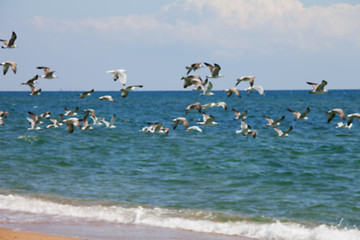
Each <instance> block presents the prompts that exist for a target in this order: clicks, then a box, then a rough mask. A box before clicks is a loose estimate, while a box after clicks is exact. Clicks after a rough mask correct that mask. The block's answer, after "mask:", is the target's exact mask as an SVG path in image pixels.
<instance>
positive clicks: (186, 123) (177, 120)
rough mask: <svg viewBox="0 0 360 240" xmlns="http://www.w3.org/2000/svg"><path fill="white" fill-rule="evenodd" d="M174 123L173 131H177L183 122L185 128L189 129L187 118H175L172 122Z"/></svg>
mask: <svg viewBox="0 0 360 240" xmlns="http://www.w3.org/2000/svg"><path fill="white" fill-rule="evenodd" d="M171 121H172V122H173V123H174V126H173V129H174V130H175V129H176V127H177V126H178V125H179V123H180V122H181V123H182V124H183V125H184V127H185V128H186V129H187V128H188V127H189V124H188V121H187V119H186V118H184V117H178V118H174V119H173V120H171Z"/></svg>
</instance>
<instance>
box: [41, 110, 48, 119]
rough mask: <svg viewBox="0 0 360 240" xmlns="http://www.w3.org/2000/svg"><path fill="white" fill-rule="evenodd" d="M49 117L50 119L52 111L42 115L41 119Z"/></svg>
mask: <svg viewBox="0 0 360 240" xmlns="http://www.w3.org/2000/svg"><path fill="white" fill-rule="evenodd" d="M49 117H50V111H47V112H44V113H42V114H40V118H49Z"/></svg>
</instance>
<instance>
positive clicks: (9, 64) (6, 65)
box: [0, 61, 17, 75]
mask: <svg viewBox="0 0 360 240" xmlns="http://www.w3.org/2000/svg"><path fill="white" fill-rule="evenodd" d="M0 65H2V66H4V69H3V74H4V75H5V74H6V73H7V71H8V70H9V67H11V69H12V71H13V72H14V74H16V70H17V64H16V63H15V62H12V61H6V62H2V63H0Z"/></svg>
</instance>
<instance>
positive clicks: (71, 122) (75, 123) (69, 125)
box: [63, 117, 81, 133]
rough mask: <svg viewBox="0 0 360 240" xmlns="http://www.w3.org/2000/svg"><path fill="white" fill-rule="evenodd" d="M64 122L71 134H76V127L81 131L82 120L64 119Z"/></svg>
mask: <svg viewBox="0 0 360 240" xmlns="http://www.w3.org/2000/svg"><path fill="white" fill-rule="evenodd" d="M63 122H64V123H65V124H66V129H67V131H68V132H69V133H73V132H74V127H78V128H80V129H81V124H80V120H79V119H78V118H75V117H73V118H67V119H64V120H63Z"/></svg>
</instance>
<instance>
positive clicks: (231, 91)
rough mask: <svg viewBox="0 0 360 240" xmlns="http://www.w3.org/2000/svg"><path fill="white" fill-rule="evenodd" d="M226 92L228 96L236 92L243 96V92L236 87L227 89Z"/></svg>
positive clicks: (237, 94)
mask: <svg viewBox="0 0 360 240" xmlns="http://www.w3.org/2000/svg"><path fill="white" fill-rule="evenodd" d="M224 92H226V96H228V97H230V96H231V95H232V94H233V93H234V94H235V95H236V96H238V97H239V98H241V94H240V92H239V90H237V89H236V88H235V87H233V88H228V89H225V90H224Z"/></svg>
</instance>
